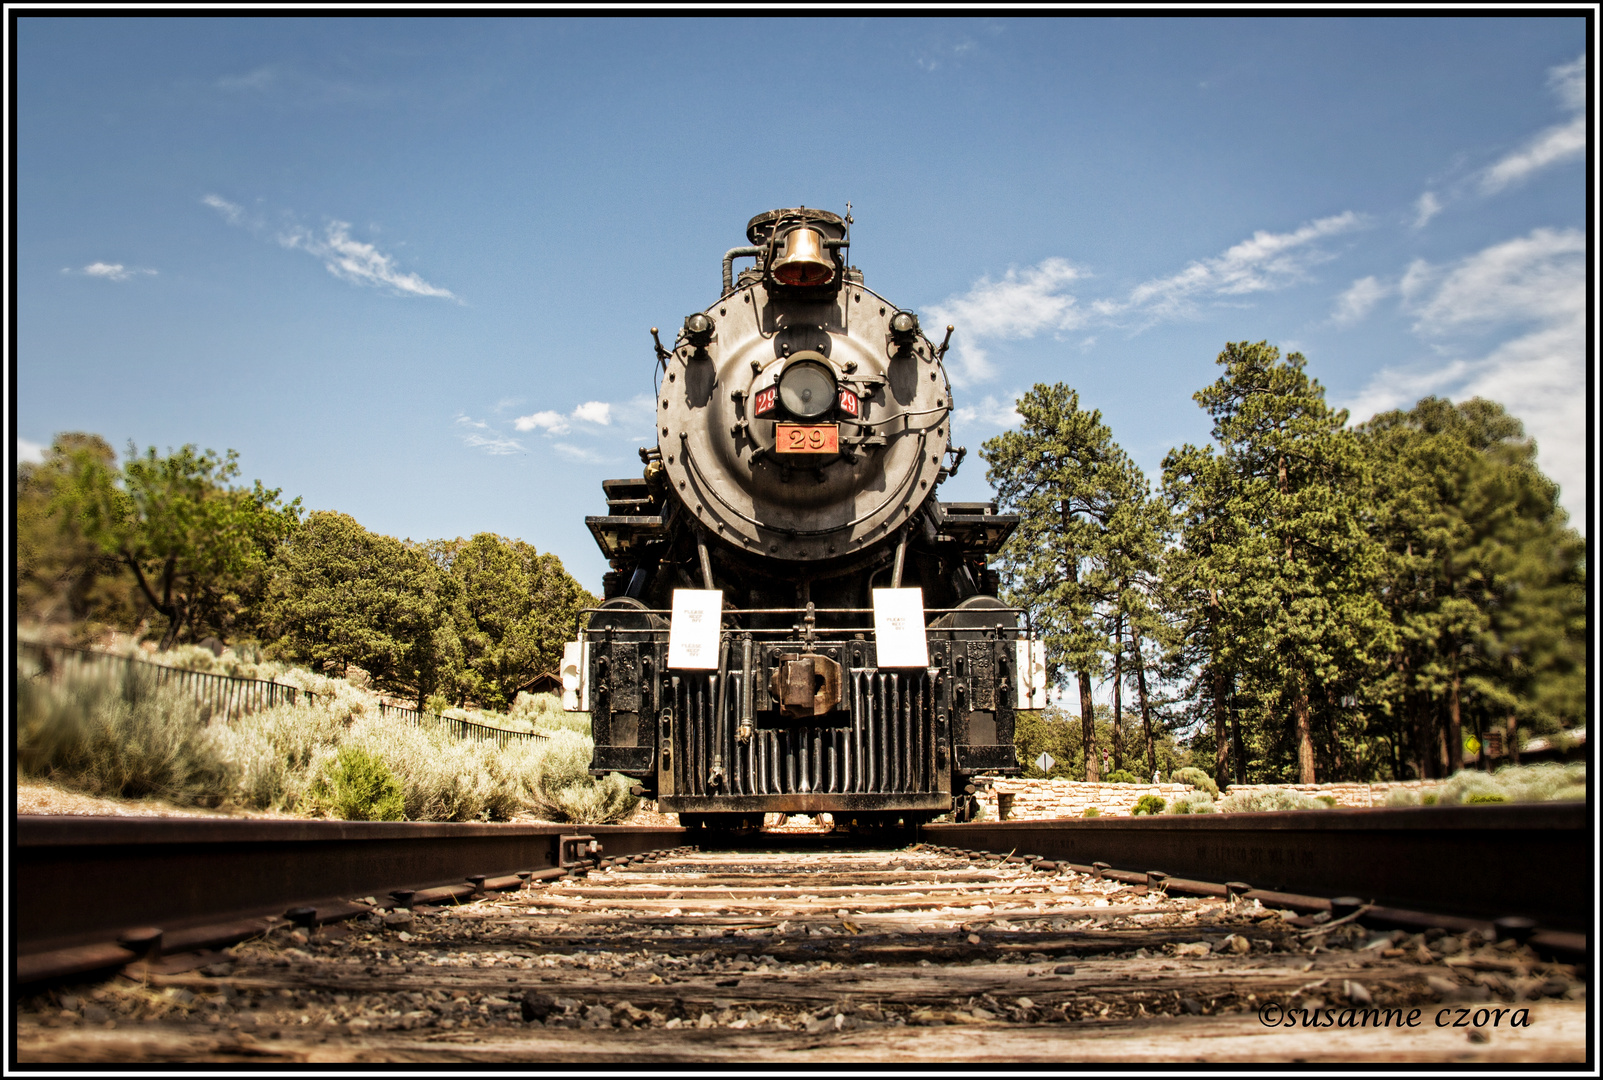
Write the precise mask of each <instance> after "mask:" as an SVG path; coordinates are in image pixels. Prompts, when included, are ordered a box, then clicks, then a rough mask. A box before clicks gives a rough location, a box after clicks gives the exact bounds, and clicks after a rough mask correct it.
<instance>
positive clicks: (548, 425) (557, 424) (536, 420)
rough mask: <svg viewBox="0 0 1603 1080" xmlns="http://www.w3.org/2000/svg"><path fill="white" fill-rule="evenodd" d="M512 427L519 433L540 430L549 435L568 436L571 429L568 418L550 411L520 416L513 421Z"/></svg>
mask: <svg viewBox="0 0 1603 1080" xmlns="http://www.w3.org/2000/svg"><path fill="white" fill-rule="evenodd" d="M512 426H513V427H515V428H517V429H518V430H519V431H535V430H539V431H543V432H545V433H546V434H547V435H566V434H567V433H568V431H569V430H570V428H571V425H570V424H569V423H568V418H567V417H566V416H563V415H562V414H561V413H559V412H552V411H551V410H550V409H545V410H542V411H541V412H537V413H530V414H529V415H528V416H520V417H518V418H517V419H516V420H513V421H512Z"/></svg>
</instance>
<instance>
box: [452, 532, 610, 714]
mask: <svg viewBox="0 0 1603 1080" xmlns="http://www.w3.org/2000/svg"><path fill="white" fill-rule="evenodd" d="M429 552H430V555H431V557H432V559H433V561H434V563H435V565H437V566H439V567H440V568H441V569H442V570H443V572H445V573H446V574H448V575H449V576H450V578H451V579H452V581H453V582H454V584H455V590H454V596H455V597H456V601H455V603H454V605H453V607H452V618H453V621H454V625H455V627H456V634H457V637H458V639H459V640H460V641H461V643H462V664H461V667H460V669H459V670H458V672H457V678H456V685H455V689H456V697H457V700H458V701H459V702H464V703H465V702H466V701H469V700H472V701H476V702H478V703H479V704H481V705H482V706H484V707H486V708H493V709H501V708H506V707H507V706H508V705H510V703H511V702H512V701H513V700H514V699H515V698H516V697H517V692H518V687H519V686H521V685H523V684H524V683H526V682H527V681H528V680H529V679H531V678H532V677H534V676H535V675H539V674H541V673H542V672H545V671H554V670H556V668H557V667H558V666H559V665H560V664H561V661H562V645H563V643H564V642H565V641H567V640H568V639H569V638H570V637H571V636H572V633H573V630H574V627H575V626H576V619H577V617H578V612H579V611H580V610H581V609H582V608H585V607H590V606H593V605H595V604H597V603H599V602H600V601H599V600H598V599H597V598H596V597H594V596H592V595H591V594H590V593H589V592H588V591H586V590H585V589H583V588H582V587H581V586H580V585H579V583H578V582H577V581H575V580H573V578H572V577H571V576H570V575H569V574H568V572H567V571H566V570H564V569H563V567H562V563H561V561H560V560H559V559H557V557H556V556H554V555H541V554H540V553H539V552H538V551H536V550H535V549H534V547H533V546H532V545H530V544H526V543H524V542H523V541H522V540H507V539H505V538H503V537H500V536H497V535H495V534H494V533H479V534H477V535H475V536H474V537H473V538H472V539H471V540H462V539H461V538H458V539H456V540H450V541H438V542H436V543H434V544H432V545H430V547H429Z"/></svg>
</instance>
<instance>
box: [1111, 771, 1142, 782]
mask: <svg viewBox="0 0 1603 1080" xmlns="http://www.w3.org/2000/svg"><path fill="white" fill-rule="evenodd" d="M1102 782H1103V783H1104V784H1139V783H1140V782H1141V780H1140V778H1139V777H1137V776H1136V775H1135V774H1134V773H1131V772H1130V771H1129V770H1128V769H1114V770H1113V771H1112V772H1110V773H1108V775H1106V776H1104V777H1103V778H1102Z"/></svg>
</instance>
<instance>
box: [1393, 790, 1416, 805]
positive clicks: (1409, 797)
mask: <svg viewBox="0 0 1603 1080" xmlns="http://www.w3.org/2000/svg"><path fill="white" fill-rule="evenodd" d="M1419 797H1420V793H1419V792H1417V791H1415V790H1413V789H1412V788H1392V789H1391V790H1390V791H1388V792H1387V793H1386V805H1387V806H1418V805H1419Z"/></svg>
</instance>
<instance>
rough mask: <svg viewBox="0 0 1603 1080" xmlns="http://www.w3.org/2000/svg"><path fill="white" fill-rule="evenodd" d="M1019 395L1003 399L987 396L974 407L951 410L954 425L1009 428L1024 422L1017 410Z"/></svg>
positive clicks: (965, 406) (968, 406)
mask: <svg viewBox="0 0 1603 1080" xmlns="http://www.w3.org/2000/svg"><path fill="white" fill-rule="evenodd" d="M1018 399H1019V395H1017V394H1013V395H1010V396H1007V397H1003V398H997V397H996V396H995V395H992V394H987V395H986V396H985V400H984V401H981V402H979V403H978V404H976V405H964V406H961V407H960V408H956V409H953V410H952V422H953V423H954V424H974V425H976V426H978V427H989V428H1009V427H1012V426H1013V425H1014V424H1020V423H1023V422H1024V417H1022V416H1020V415H1019V411H1018V408H1017V405H1018Z"/></svg>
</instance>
